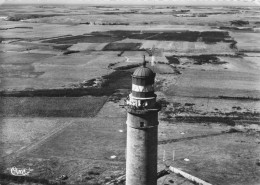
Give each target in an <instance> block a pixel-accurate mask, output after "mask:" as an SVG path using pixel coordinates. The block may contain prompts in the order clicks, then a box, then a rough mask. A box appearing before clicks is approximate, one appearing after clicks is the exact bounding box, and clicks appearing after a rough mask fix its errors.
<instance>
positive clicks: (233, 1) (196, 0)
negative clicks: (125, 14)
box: [0, 0, 260, 6]
mask: <svg viewBox="0 0 260 185" xmlns="http://www.w3.org/2000/svg"><path fill="white" fill-rule="evenodd" d="M1 3H21V4H23V3H25V4H26V3H35V4H37V3H39V4H41V3H47V4H49V3H55V4H111V5H112V4H133V5H135V4H137V5H138V4H147V5H199V6H201V5H206V6H211V5H212V6H217V5H220V6H229V5H230V6H260V0H0V4H1Z"/></svg>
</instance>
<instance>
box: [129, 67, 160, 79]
mask: <svg viewBox="0 0 260 185" xmlns="http://www.w3.org/2000/svg"><path fill="white" fill-rule="evenodd" d="M154 76H155V74H154V72H153V71H152V70H151V69H149V68H148V67H145V66H142V67H138V68H137V69H136V70H135V72H134V74H133V77H135V78H154Z"/></svg>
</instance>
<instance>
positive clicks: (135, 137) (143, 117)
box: [126, 60, 160, 185]
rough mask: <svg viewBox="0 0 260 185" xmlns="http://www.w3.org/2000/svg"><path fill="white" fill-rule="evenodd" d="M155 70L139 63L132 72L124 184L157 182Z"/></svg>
mask: <svg viewBox="0 0 260 185" xmlns="http://www.w3.org/2000/svg"><path fill="white" fill-rule="evenodd" d="M154 78H155V73H154V72H153V71H152V70H151V69H149V68H147V67H146V63H145V60H144V63H143V66H142V67H139V68H137V69H136V70H135V72H134V73H133V75H132V93H131V94H130V95H129V100H128V101H127V112H128V113H127V121H126V124H127V153H126V185H156V184H157V148H158V146H157V145H158V144H157V143H158V124H159V122H158V111H159V110H160V105H159V104H158V103H156V94H154Z"/></svg>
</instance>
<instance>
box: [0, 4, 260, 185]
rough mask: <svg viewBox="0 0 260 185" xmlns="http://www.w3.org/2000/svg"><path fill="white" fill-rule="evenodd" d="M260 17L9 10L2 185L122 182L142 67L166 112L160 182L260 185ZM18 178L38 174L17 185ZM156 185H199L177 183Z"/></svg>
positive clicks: (246, 10)
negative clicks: (136, 74)
mask: <svg viewBox="0 0 260 185" xmlns="http://www.w3.org/2000/svg"><path fill="white" fill-rule="evenodd" d="M28 10H30V11H28ZM259 16H260V9H259V8H258V7H177V6H115V7H111V6H86V5H81V6H79V5H72V6H66V5H8V4H5V5H2V6H1V7H0V156H1V159H0V184H2V185H3V184H7V185H8V184H9V185H11V184H22V183H24V184H26V183H27V184H30V183H34V184H62V183H64V184H75V185H80V184H82V185H83V184H84V185H85V184H93V185H94V184H96V185H98V184H99V185H101V184H105V183H106V182H110V181H112V180H114V179H116V178H118V177H121V176H122V175H124V174H125V147H126V131H127V130H126V124H125V122H126V111H125V109H124V106H123V105H124V100H125V98H126V97H127V95H128V94H129V93H130V91H131V74H132V72H133V71H134V70H135V69H136V68H137V67H138V66H140V65H141V63H142V61H143V55H146V60H147V61H152V60H153V62H151V63H149V64H147V65H148V67H150V68H151V69H152V70H153V71H154V72H156V83H155V89H156V91H157V92H156V93H157V99H158V101H159V102H160V103H161V104H162V107H163V108H162V110H161V112H160V113H159V119H160V120H159V122H160V124H159V142H158V148H159V151H158V170H163V169H164V168H165V165H172V166H174V167H176V168H179V169H181V170H183V171H185V172H187V173H189V174H191V175H194V176H196V177H198V178H200V179H203V180H204V181H207V182H209V183H211V184H213V185H223V184H225V185H245V184H247V185H259V184H260V178H259V177H260V125H259V122H260V75H259V74H260V50H259V42H260V40H259V28H260V27H259V25H260V24H259ZM12 167H17V168H19V169H30V170H31V171H30V173H29V174H28V175H27V176H26V177H23V178H22V177H16V176H13V175H11V173H10V171H11V169H12ZM62 175H65V176H67V179H61V178H60V177H61V176H62ZM121 184H122V182H121ZM158 184H164V185H169V184H172V185H173V184H174V185H180V184H182V185H192V184H194V182H191V181H189V180H187V179H185V178H184V177H182V176H180V175H176V174H173V173H172V174H168V175H166V176H163V177H161V178H160V179H158Z"/></svg>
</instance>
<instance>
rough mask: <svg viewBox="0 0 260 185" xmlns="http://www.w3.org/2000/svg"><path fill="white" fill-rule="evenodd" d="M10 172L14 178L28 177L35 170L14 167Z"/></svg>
mask: <svg viewBox="0 0 260 185" xmlns="http://www.w3.org/2000/svg"><path fill="white" fill-rule="evenodd" d="M10 171H11V174H12V175H14V176H28V175H29V174H30V173H31V172H32V171H33V169H30V168H29V169H26V168H16V167H12V168H11V170H10Z"/></svg>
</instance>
